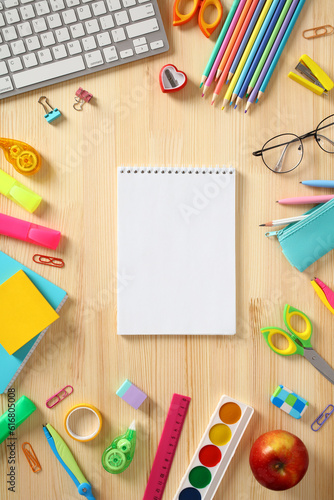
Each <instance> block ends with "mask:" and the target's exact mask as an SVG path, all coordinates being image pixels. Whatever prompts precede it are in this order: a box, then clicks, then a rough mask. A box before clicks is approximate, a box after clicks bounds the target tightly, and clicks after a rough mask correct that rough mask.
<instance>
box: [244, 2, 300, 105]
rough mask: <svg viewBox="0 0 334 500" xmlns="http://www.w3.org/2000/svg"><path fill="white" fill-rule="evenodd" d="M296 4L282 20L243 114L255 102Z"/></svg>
mask: <svg viewBox="0 0 334 500" xmlns="http://www.w3.org/2000/svg"><path fill="white" fill-rule="evenodd" d="M298 2H299V0H293V2H292V4H291V7H290V9H289V11H288V13H287V15H286V17H285V19H284V22H283V24H282V26H281V29H280V30H279V33H278V35H277V38H276V40H275V43H274V45H273V46H272V48H271V50H270V52H269V55H268V58H267V60H266V62H265V65H264V66H263V68H262V70H261V73H260V75H259V78H258V80H257V82H256V84H255V87H254V88H253V90H252V92H251V94H250V96H249V98H248V101H247V104H246V109H245V113H247V111H248V109H249V107H250V105H251V104H252V103H253V102H254V101H255V99H256V96H257V94H258V92H259V89H260V87H261V84H262V82H263V81H264V79H265V76H266V74H267V73H268V70H269V68H270V64H271V63H272V61H273V59H274V57H275V54H276V53H277V50H278V47H279V44H280V43H281V41H282V39H283V37H284V34H285V32H286V30H287V28H288V26H289V23H290V21H291V18H292V16H293V13H294V12H295V10H296V7H297V5H298Z"/></svg>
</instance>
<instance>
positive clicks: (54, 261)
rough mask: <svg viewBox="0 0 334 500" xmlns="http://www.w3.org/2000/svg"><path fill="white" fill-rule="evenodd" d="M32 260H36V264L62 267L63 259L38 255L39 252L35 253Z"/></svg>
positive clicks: (63, 264)
mask: <svg viewBox="0 0 334 500" xmlns="http://www.w3.org/2000/svg"><path fill="white" fill-rule="evenodd" d="M32 260H33V261H34V262H36V264H44V265H45V266H51V267H64V266H65V262H64V261H63V259H58V258H57V257H49V256H48V255H40V254H39V253H35V255H34V256H33V258H32Z"/></svg>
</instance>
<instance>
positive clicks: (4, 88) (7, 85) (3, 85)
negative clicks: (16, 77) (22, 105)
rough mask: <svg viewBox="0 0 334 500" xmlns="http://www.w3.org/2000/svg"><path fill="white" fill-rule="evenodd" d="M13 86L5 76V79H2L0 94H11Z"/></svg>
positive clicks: (0, 80)
mask: <svg viewBox="0 0 334 500" xmlns="http://www.w3.org/2000/svg"><path fill="white" fill-rule="evenodd" d="M13 88H14V87H13V84H12V81H11V79H10V78H9V76H5V77H4V78H0V94H3V93H4V92H10V91H11V90H13Z"/></svg>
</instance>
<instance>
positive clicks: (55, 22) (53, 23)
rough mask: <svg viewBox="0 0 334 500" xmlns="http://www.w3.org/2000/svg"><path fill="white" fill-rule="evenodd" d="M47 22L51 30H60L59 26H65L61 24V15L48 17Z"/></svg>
mask: <svg viewBox="0 0 334 500" xmlns="http://www.w3.org/2000/svg"><path fill="white" fill-rule="evenodd" d="M47 20H48V23H49V26H50V28H51V29H54V28H59V26H62V24H63V23H62V22H61V19H60V15H59V14H52V15H51V16H48V17H47Z"/></svg>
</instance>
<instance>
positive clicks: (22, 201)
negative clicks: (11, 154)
mask: <svg viewBox="0 0 334 500" xmlns="http://www.w3.org/2000/svg"><path fill="white" fill-rule="evenodd" d="M0 193H1V194H3V195H4V196H7V198H9V199H10V200H12V201H14V203H16V204H17V205H20V207H22V208H24V209H25V210H27V211H28V212H30V213H32V212H34V211H35V210H36V208H37V207H38V206H39V204H40V203H41V201H42V198H41V197H40V196H39V195H38V194H36V193H35V192H34V191H32V190H31V189H29V188H27V187H26V186H24V185H23V184H21V182H18V181H17V180H16V179H14V177H11V176H10V175H8V174H6V172H4V171H3V170H0Z"/></svg>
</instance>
